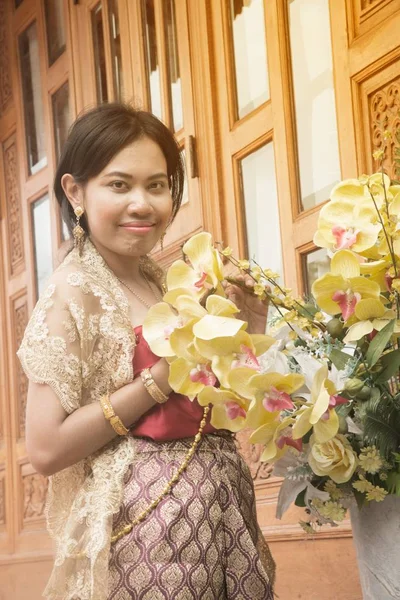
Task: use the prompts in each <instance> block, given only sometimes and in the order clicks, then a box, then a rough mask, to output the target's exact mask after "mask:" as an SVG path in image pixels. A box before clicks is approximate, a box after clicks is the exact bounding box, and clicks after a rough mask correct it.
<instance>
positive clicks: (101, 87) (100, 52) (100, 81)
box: [92, 2, 108, 103]
mask: <svg viewBox="0 0 400 600" xmlns="http://www.w3.org/2000/svg"><path fill="white" fill-rule="evenodd" d="M92 35H93V46H94V48H93V50H94V68H95V71H96V90H97V100H98V102H99V103H101V102H107V100H108V94H107V73H106V53H105V49H104V34H103V9H102V6H101V2H100V3H99V4H98V5H97V6H96V7H95V8H94V9H93V10H92Z"/></svg>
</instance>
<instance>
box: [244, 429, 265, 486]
mask: <svg viewBox="0 0 400 600" xmlns="http://www.w3.org/2000/svg"><path fill="white" fill-rule="evenodd" d="M249 436H250V433H249V432H247V431H241V432H239V433H238V434H237V436H236V439H237V440H238V442H239V452H240V454H241V455H242V456H243V458H244V460H245V461H246V463H247V464H248V466H249V469H250V473H251V476H252V478H253V480H254V481H257V480H265V479H269V478H270V477H271V474H272V469H273V467H272V465H269V464H268V463H262V462H261V461H260V457H261V453H262V451H263V446H262V445H261V444H250V442H249Z"/></svg>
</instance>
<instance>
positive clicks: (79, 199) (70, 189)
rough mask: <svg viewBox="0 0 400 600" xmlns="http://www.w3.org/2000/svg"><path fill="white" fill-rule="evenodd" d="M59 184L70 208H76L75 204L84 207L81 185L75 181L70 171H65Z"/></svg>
mask: <svg viewBox="0 0 400 600" xmlns="http://www.w3.org/2000/svg"><path fill="white" fill-rule="evenodd" d="M61 185H62V188H63V190H64V192H65V195H66V197H67V199H68V202H69V203H70V204H71V206H72V208H76V207H77V206H81V207H82V208H84V191H83V187H82V186H81V185H80V184H79V183H76V181H75V179H74V177H73V176H72V175H71V174H70V173H65V174H64V175H63V176H62V178H61Z"/></svg>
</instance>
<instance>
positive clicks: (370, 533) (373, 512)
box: [350, 495, 400, 600]
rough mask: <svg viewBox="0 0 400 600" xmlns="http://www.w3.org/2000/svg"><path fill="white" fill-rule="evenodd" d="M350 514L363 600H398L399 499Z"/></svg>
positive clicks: (352, 510) (356, 508)
mask: <svg viewBox="0 0 400 600" xmlns="http://www.w3.org/2000/svg"><path fill="white" fill-rule="evenodd" d="M350 513H351V522H352V527H353V539H354V545H355V547H356V551H357V559H358V567H359V572H360V581H361V588H362V592H363V600H400V550H399V541H400V497H398V496H393V495H389V496H387V497H386V498H385V500H384V501H383V502H371V503H369V504H368V505H366V506H363V508H362V509H361V510H359V509H358V507H357V506H353V507H352V508H351V510H350Z"/></svg>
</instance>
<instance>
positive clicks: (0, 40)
mask: <svg viewBox="0 0 400 600" xmlns="http://www.w3.org/2000/svg"><path fill="white" fill-rule="evenodd" d="M8 28H9V27H8V22H7V2H4V1H3V2H0V114H1V112H4V110H5V109H6V108H7V105H8V104H9V103H10V102H11V101H12V82H11V71H10V54H9V48H8V40H7V31H8Z"/></svg>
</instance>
